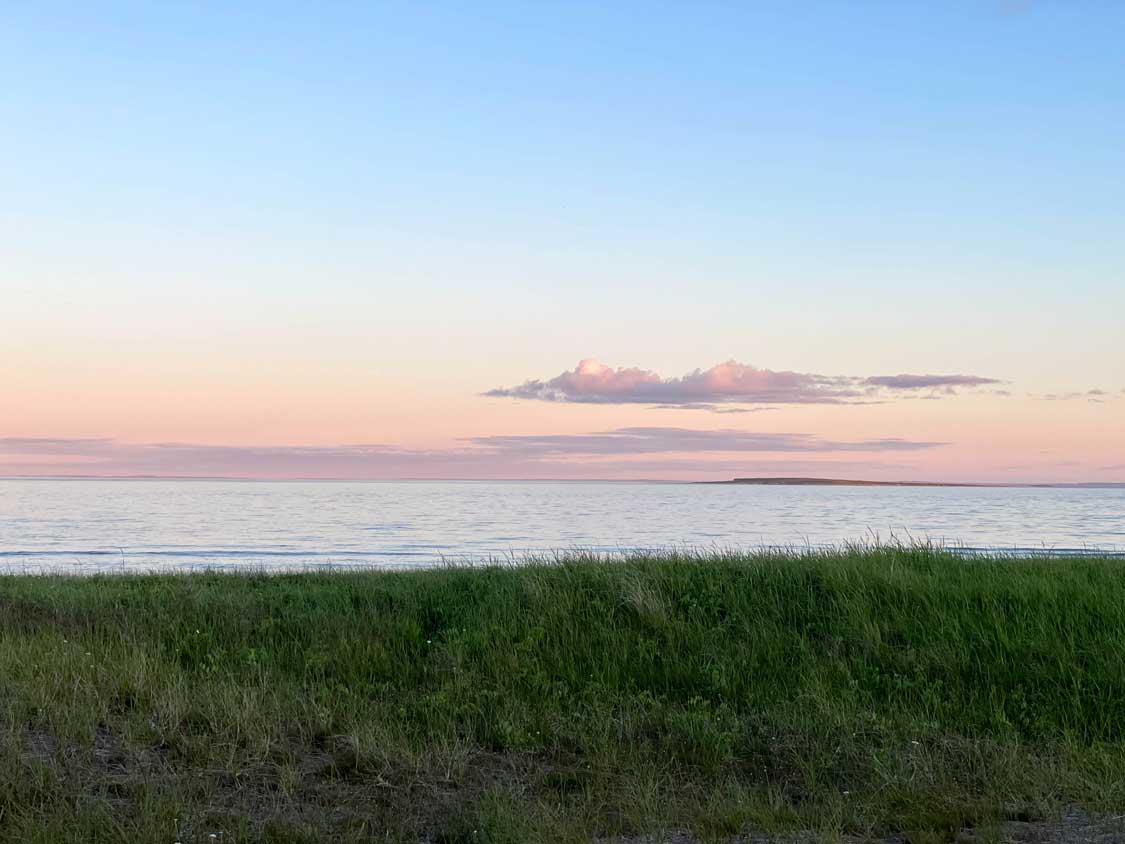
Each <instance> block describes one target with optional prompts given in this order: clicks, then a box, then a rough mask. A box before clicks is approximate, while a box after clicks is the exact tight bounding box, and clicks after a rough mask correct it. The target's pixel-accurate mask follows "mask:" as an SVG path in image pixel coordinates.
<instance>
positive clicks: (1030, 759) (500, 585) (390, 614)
mask: <svg viewBox="0 0 1125 844" xmlns="http://www.w3.org/2000/svg"><path fill="white" fill-rule="evenodd" d="M1123 771H1125V561H1122V560H1114V559H1067V560H1049V559H1048V560H1044V559H1030V560H1020V559H1007V558H992V559H979V558H978V559H963V558H959V557H957V556H954V555H950V554H946V553H942V552H940V551H937V550H933V549H927V548H915V549H909V548H890V549H868V550H856V551H844V552H838V553H832V554H804V555H784V554H771V555H757V556H740V555H733V554H727V555H723V554H719V555H691V554H688V555H678V556H676V555H673V556H663V557H644V556H637V557H631V558H628V559H626V560H623V561H612V562H611V561H606V560H599V559H596V558H590V557H582V556H576V557H573V558H569V559H563V560H555V561H551V562H543V563H532V564H527V565H522V566H518V567H516V566H503V567H489V568H477V569H467V568H446V569H438V570H430V571H424V572H397V573H388V572H365V573H345V572H340V573H331V574H293V575H271V576H267V575H260V574H193V575H166V576H156V575H135V576H134V575H122V576H99V577H68V576H9V577H4V578H0V841H20V842H56V841H89V842H98V841H107V842H108V841H113V842H122V841H146V842H147V841H153V842H168V844H171V842H175V841H179V842H183V843H184V844H187V842H193V844H194V842H208V841H213V840H215V841H218V840H221V841H225V842H235V841H272V842H304V841H324V840H342V841H353V840H354V841H411V842H416V841H431V842H447V844H451V842H469V841H472V842H522V841H560V842H589V841H592V840H613V839H614V838H615V837H617V838H619V839H624V840H628V839H629V837H630V836H640V835H654V836H656V838H654V839H653V840H659V836H660V835H661V834H662V833H663V832H664V831H667V830H671V829H688V830H691V831H692V832H693V834H694V835H695V836H696V837H697V839H698V840H701V841H708V840H712V841H720V840H729V839H730V837H731V836H732V835H734V834H735V833H739V832H745V831H764V832H771V831H780V830H811V831H814V832H817V833H822V834H824V835H826V836H829V837H830V836H833V835H837V834H841V833H847V834H854V835H859V836H883V835H886V834H889V833H903V834H906V835H907V836H909V838H910V840H913V841H919V842H924V841H941V840H948V839H950V838H951V837H952V836H953V835H954V833H955V832H956V831H957V830H959V829H961V828H963V827H967V826H971V827H974V828H976V829H978V830H988V829H994V828H996V827H997V825H998V824H1000V823H1002V822H1003V821H1005V820H1006V819H1011V818H1021V819H1036V818H1044V817H1051V816H1052V814H1054V813H1057V812H1058V811H1059V810H1060V809H1061V808H1062V807H1064V806H1073V805H1080V806H1083V807H1085V808H1086V809H1088V810H1091V811H1114V810H1121V809H1123V808H1125V777H1123V776H1122V772H1123ZM212 836H214V837H212Z"/></svg>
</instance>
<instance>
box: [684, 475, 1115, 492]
mask: <svg viewBox="0 0 1125 844" xmlns="http://www.w3.org/2000/svg"><path fill="white" fill-rule="evenodd" d="M695 483H700V484H725V485H728V486H729V485H731V484H739V485H746V486H923V487H970V488H978V489H1020V488H1023V489H1113V488H1119V487H1122V486H1125V484H1121V483H1113V482H1099V481H1089V482H1085V483H1008V484H1005V483H983V482H982V483H973V482H969V481H960V482H959V481H861V480H850V479H848V478H786V477H778V478H732V479H731V480H729V481H696V482H695Z"/></svg>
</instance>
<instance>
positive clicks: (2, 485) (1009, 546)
mask: <svg viewBox="0 0 1125 844" xmlns="http://www.w3.org/2000/svg"><path fill="white" fill-rule="evenodd" d="M894 540H898V541H903V542H911V541H931V542H936V543H943V544H946V545H949V546H955V547H958V548H963V549H966V550H968V551H973V550H978V549H981V550H1002V551H1017V550H1022V551H1034V552H1039V553H1043V552H1052V553H1056V554H1067V553H1074V552H1079V551H1091V550H1096V551H1101V552H1110V553H1119V554H1125V488H1121V487H1118V488H965V487H816V486H791V487H779V486H735V485H708V484H688V483H606V482H590V483H584V482H518V481H512V482H471V481H465V482H457V481H440V482H439V481H395V482H369V483H350V482H255V481H245V482H243V481H156V480H152V481H150V480H127V481H126V480H106V481H102V480H0V570H6V571H67V572H86V571H89V572H94V571H102V570H110V571H122V570H134V569H144V570H151V569H158V570H159V569H201V568H229V567H234V568H239V567H250V568H254V569H304V568H311V567H340V568H343V567H349V568H351V567H357V566H363V567H370V566H378V567H403V566H407V567H417V566H430V565H437V564H441V563H442V562H443V561H459V562H467V561H482V560H488V559H490V558H492V559H496V558H502V559H513V558H514V559H519V558H522V557H526V556H528V555H531V554H536V553H551V552H558V551H564V552H565V551H570V550H596V551H603V552H611V553H615V552H623V551H629V550H633V549H658V550H667V549H683V548H692V549H703V550H709V549H756V548H762V547H785V548H806V547H817V548H819V547H827V546H833V545H840V544H842V543H848V542H874V541H882V542H887V541H894Z"/></svg>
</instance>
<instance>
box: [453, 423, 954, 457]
mask: <svg viewBox="0 0 1125 844" xmlns="http://www.w3.org/2000/svg"><path fill="white" fill-rule="evenodd" d="M471 442H472V443H474V444H476V445H479V446H483V447H485V448H490V449H493V450H495V451H497V452H501V453H505V454H521V455H527V456H536V457H554V456H559V455H584V456H589V455H598V454H617V455H620V454H661V453H669V452H694V453H701V452H731V453H737V452H776V453H787V452H821V453H823V452H850V451H919V450H923V449H930V448H936V447H938V446H941V445H946V443H940V442H918V441H914V440H903V439H897V438H886V439H873V440H860V441H857V442H839V441H835V440H822V439H820V438H818V437H815V436H813V435H811V434H788V433H756V432H752V431H737V430H732V429H722V430H717V431H698V430H693V429H690V428H645V427H632V428H616V429H614V430H612V431H602V432H598V433H590V434H546V435H518V436H510V435H497V436H488V437H475V438H473V439H472V440H471Z"/></svg>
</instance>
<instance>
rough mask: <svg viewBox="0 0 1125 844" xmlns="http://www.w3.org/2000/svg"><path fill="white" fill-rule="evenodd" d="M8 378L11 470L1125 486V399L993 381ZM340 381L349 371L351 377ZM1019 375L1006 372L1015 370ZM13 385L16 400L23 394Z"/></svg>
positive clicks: (604, 372)
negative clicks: (445, 384) (470, 382)
mask: <svg viewBox="0 0 1125 844" xmlns="http://www.w3.org/2000/svg"><path fill="white" fill-rule="evenodd" d="M160 368H161V367H160V366H158V365H156V366H154V365H153V362H152V361H144V360H139V361H137V362H135V363H134V366H133V370H132V371H131V372H121V371H117V372H113V373H110V372H106V373H105V374H104V377H99V378H91V377H88V375H87V376H86V377H82V378H77V377H73V375H72V376H71V378H70V379H69V381H66V380H64V379H63V378H62V375H63V374H65V373H60V374H59V375H56V377H57V378H59V383H55V384H49V383H48V382H47V381H46V380H45V379H42V378H38V379H36V378H26V380H25V381H24V382H23V384H22V385H21V384H20V383H19V381H18V379H12V380H14V381H15V382H16V383H15V384H14V385H13V384H12V383H11V382H10V383H9V389H8V390H7V391H6V392H5V399H4V402H5V403H4V405H3V410H4V416H3V418H4V419H5V421H6V423H7V426H8V431H6V432H5V433H6V436H4V437H0V472H2V473H3V474H5V475H17V476H25V475H49V476H61V475H90V476H105V475H114V476H138V475H145V476H176V477H182V476H196V477H256V478H349V479H353V478H354V479H367V478H371V479H379V478H610V479H620V478H653V479H722V478H729V477H734V476H746V475H815V476H830V477H847V478H871V479H888V480H890V479H893V480H911V479H913V480H937V481H984V482H1003V481H1010V482H1114V481H1122V480H1125V460H1122V459H1121V455H1122V454H1125V433H1123V432H1125V425H1123V424H1122V420H1123V417H1125V392H1123V391H1122V390H1121V389H1118V390H1117V391H1111V390H1109V389H1105V388H1101V387H1085V385H1083V387H1084V388H1083V389H1075V390H1068V391H1064V392H1061V393H1053V394H1046V393H1033V392H1031V391H1029V390H1027V389H1026V388H1023V387H1021V385H1018V384H1014V383H1010V382H1008V381H1007V380H1006V379H1003V378H1002V377H997V375H996V374H995V373H992V372H988V373H964V372H956V373H945V374H942V373H934V372H921V373H914V374H912V373H904V372H897V371H893V370H888V371H883V372H875V373H869V374H833V375H822V374H817V373H804V372H797V371H793V370H778V371H775V370H769V369H766V368H763V367H751V366H748V365H743V364H740V363H737V362H735V361H732V360H728V361H725V362H721V363H718V364H714V365H712V366H702V367H695V368H692V369H690V370H688V371H687V373H686V374H680V375H674V376H661V375H659V374H657V373H655V372H653V371H650V370H647V369H645V368H643V367H618V368H615V367H610V366H607V365H605V364H602V363H600V362H598V361H596V360H594V359H589V358H584V359H582V361H581V362H580V363H578V364H577V365H574V366H572V367H571V368H570V369H567V370H565V371H563V372H562V373H558V372H556V373H554V374H550V373H547V374H545V375H544V376H539V377H536V376H535V375H534V373H528V376H529V377H526V378H524V379H523V380H519V381H517V382H516V383H515V384H504V383H502V382H501V383H499V384H497V383H495V381H496V378H495V377H494V378H493V379H491V380H484V379H483V378H482V379H481V381H480V383H479V384H476V385H474V386H475V387H476V389H475V390H471V389H461V390H449V391H448V392H444V393H443V392H441V391H440V390H439V389H435V387H434V386H432V385H430V384H416V385H413V386H412V385H411V384H410V382H409V379H402V378H400V377H395V375H393V374H392V376H391V377H389V378H386V379H379V380H378V381H377V382H376V383H374V384H372V385H369V386H367V387H366V388H365V389H355V388H353V387H351V383H352V382H349V381H347V380H346V379H343V378H340V377H339V374H338V373H332V372H330V371H325V372H324V377H323V378H316V377H313V376H315V375H316V374H318V373H317V372H316V371H315V370H311V371H306V372H300V371H298V372H296V373H289V375H290V377H287V378H282V379H277V378H276V376H275V378H269V377H261V374H259V373H257V372H255V370H254V365H253V364H252V363H251V364H250V366H249V371H248V372H243V373H241V378H240V377H237V376H238V375H239V374H240V373H237V372H232V373H231V376H228V377H227V378H225V379H222V378H214V379H213V380H212V379H210V378H206V377H200V376H198V375H197V376H196V377H194V378H193V377H191V376H192V374H191V373H189V372H185V373H183V377H181V378H179V379H177V380H176V381H174V382H161V381H160V379H159V378H157V372H154V371H153V370H159V369H160ZM334 375H335V377H334ZM1001 375H1002V373H1001ZM13 386H14V389H13Z"/></svg>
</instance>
